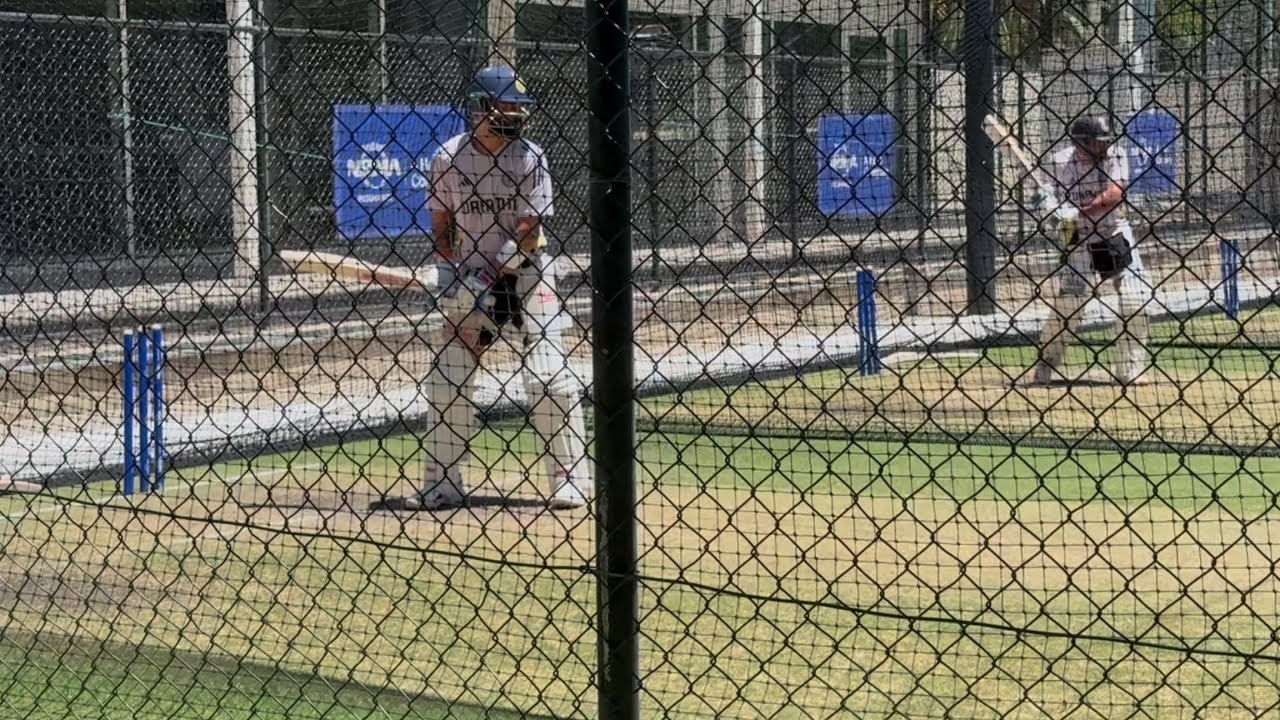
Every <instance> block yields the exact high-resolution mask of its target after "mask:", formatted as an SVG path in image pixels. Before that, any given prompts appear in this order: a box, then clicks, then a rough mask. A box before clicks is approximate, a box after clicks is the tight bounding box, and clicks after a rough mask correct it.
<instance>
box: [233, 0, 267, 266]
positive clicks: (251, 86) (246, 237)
mask: <svg viewBox="0 0 1280 720" xmlns="http://www.w3.org/2000/svg"><path fill="white" fill-rule="evenodd" d="M227 22H228V24H230V26H231V33H230V35H229V36H228V37H227V75H228V78H229V79H230V81H231V91H230V93H229V95H228V97H227V105H228V107H229V110H230V112H229V117H228V124H229V130H230V133H229V134H230V135H231V153H230V155H231V163H230V164H231V186H232V193H231V241H232V243H233V244H234V246H235V260H234V267H235V274H236V276H237V277H242V278H257V276H258V269H259V268H260V267H261V265H262V263H261V262H260V258H259V255H260V254H261V252H262V249H261V247H260V246H259V237H258V136H257V122H256V120H255V118H254V109H255V106H256V105H257V88H256V87H255V79H254V69H253V49H254V27H253V25H254V22H253V9H252V8H251V7H250V5H249V0H227Z"/></svg>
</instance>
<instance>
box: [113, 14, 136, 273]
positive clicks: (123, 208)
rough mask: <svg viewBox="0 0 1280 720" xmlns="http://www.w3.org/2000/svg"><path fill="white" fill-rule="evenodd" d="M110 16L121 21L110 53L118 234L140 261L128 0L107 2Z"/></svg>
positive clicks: (128, 251)
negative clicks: (115, 152) (115, 149)
mask: <svg viewBox="0 0 1280 720" xmlns="http://www.w3.org/2000/svg"><path fill="white" fill-rule="evenodd" d="M105 10H106V17H107V18H108V19H111V20H118V21H120V25H119V27H118V28H117V35H116V39H117V42H115V43H113V44H112V45H111V49H110V50H109V51H108V54H109V56H110V57H109V61H108V63H107V64H108V68H109V75H108V77H110V78H111V80H112V88H111V93H112V103H111V113H112V118H111V132H112V135H113V136H114V140H115V144H116V147H117V148H119V150H120V162H119V164H118V165H116V166H115V173H114V177H113V180H114V182H115V183H116V185H117V186H118V187H117V189H118V190H119V191H120V196H119V197H120V206H119V210H118V212H117V215H116V222H115V225H116V232H117V233H118V235H119V237H121V238H123V240H124V250H125V255H126V256H127V257H128V258H129V259H131V260H136V259H137V255H138V233H137V219H136V214H135V213H136V212H137V209H136V206H135V204H134V203H135V193H134V190H135V188H134V180H133V106H132V98H131V92H130V86H131V81H130V74H129V62H130V57H129V26H128V20H129V10H128V2H127V0H106V7H105Z"/></svg>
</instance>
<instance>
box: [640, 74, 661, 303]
mask: <svg viewBox="0 0 1280 720" xmlns="http://www.w3.org/2000/svg"><path fill="white" fill-rule="evenodd" d="M644 60H645V67H644V74H645V86H644V87H645V92H644V125H645V131H646V132H645V135H644V144H645V153H644V162H645V172H646V173H647V174H648V182H647V183H646V187H645V190H647V191H648V193H649V202H648V208H647V209H646V210H647V212H648V214H649V243H648V245H649V257H650V262H649V272H650V273H651V274H652V275H653V277H654V278H655V279H657V277H658V273H659V272H661V267H662V255H661V250H659V249H658V243H659V240H658V234H659V233H660V232H661V227H662V223H661V222H660V221H659V218H660V217H661V215H662V210H661V206H660V205H659V203H658V187H659V186H660V184H661V183H660V182H659V181H658V135H659V131H660V130H661V127H662V123H661V121H660V120H659V119H658V96H657V89H658V87H657V86H658V78H659V75H658V68H657V65H656V64H655V63H657V62H659V61H658V60H656V59H654V57H653V56H652V55H645V56H644Z"/></svg>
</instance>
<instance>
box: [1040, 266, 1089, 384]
mask: <svg viewBox="0 0 1280 720" xmlns="http://www.w3.org/2000/svg"><path fill="white" fill-rule="evenodd" d="M1091 279H1092V270H1091V269H1090V267H1089V256H1088V253H1087V252H1085V251H1084V248H1083V247H1079V246H1078V247H1076V248H1073V249H1072V250H1071V251H1070V252H1069V253H1068V254H1067V257H1066V261H1065V262H1062V263H1061V264H1060V265H1059V266H1058V269H1057V270H1056V271H1055V272H1054V274H1053V275H1052V276H1050V277H1049V278H1048V279H1047V280H1046V281H1045V285H1046V286H1048V291H1049V292H1048V300H1049V303H1048V304H1049V319H1048V320H1047V321H1046V322H1045V326H1044V329H1043V330H1042V331H1041V333H1040V359H1039V362H1038V363H1037V364H1036V369H1035V376H1034V380H1035V382H1037V383H1041V384H1045V383H1049V382H1052V381H1053V380H1054V379H1057V378H1060V377H1062V369H1063V365H1064V364H1065V363H1066V359H1067V350H1068V349H1069V348H1070V345H1071V343H1072V341H1074V340H1075V339H1076V337H1077V335H1078V333H1079V328H1080V321H1081V319H1082V318H1081V313H1080V311H1081V309H1083V307H1084V304H1085V301H1086V300H1088V299H1089V296H1090V294H1091V287H1090V285H1091Z"/></svg>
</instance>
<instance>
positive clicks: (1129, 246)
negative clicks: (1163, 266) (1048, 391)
mask: <svg viewBox="0 0 1280 720" xmlns="http://www.w3.org/2000/svg"><path fill="white" fill-rule="evenodd" d="M1068 132H1069V134H1070V136H1071V141H1072V146H1071V147H1069V148H1066V149H1064V150H1062V151H1059V152H1057V153H1055V154H1054V155H1053V157H1052V159H1051V161H1050V162H1049V164H1048V167H1047V168H1046V171H1047V174H1048V175H1049V177H1050V178H1052V180H1053V183H1054V184H1055V185H1056V186H1057V191H1058V196H1059V197H1060V198H1065V199H1066V200H1067V203H1066V204H1064V208H1065V210H1066V211H1065V212H1059V213H1058V217H1059V220H1060V230H1061V233H1062V238H1061V241H1062V254H1061V257H1060V265H1059V267H1058V268H1057V271H1056V272H1055V273H1054V277H1052V278H1050V280H1049V282H1050V283H1054V281H1055V280H1056V287H1051V288H1050V313H1049V321H1048V323H1047V324H1046V325H1045V328H1044V331H1043V333H1042V335H1041V343H1042V350H1041V355H1040V362H1039V363H1038V364H1037V366H1036V368H1035V371H1034V380H1035V382H1036V383H1041V384H1047V383H1050V382H1052V381H1054V380H1055V379H1056V378H1055V376H1056V375H1060V374H1061V369H1062V365H1063V363H1064V361H1065V360H1066V355H1067V347H1068V344H1069V342H1070V341H1071V340H1072V338H1073V337H1075V336H1076V334H1077V333H1078V330H1079V325H1080V319H1081V318H1080V310H1081V308H1082V307H1083V306H1084V304H1085V302H1086V301H1087V300H1088V299H1089V297H1091V296H1092V295H1093V294H1094V293H1096V292H1097V291H1098V290H1099V289H1101V288H1102V287H1104V286H1106V285H1107V284H1110V285H1111V286H1112V287H1113V288H1114V289H1115V291H1116V292H1117V293H1118V295H1119V302H1118V305H1119V307H1118V314H1119V321H1120V329H1119V338H1118V341H1117V343H1116V345H1115V348H1114V350H1113V354H1114V358H1115V362H1114V367H1113V371H1112V372H1113V375H1114V379H1115V380H1116V381H1117V382H1119V383H1121V384H1125V385H1131V384H1146V383H1148V382H1149V380H1150V378H1149V376H1148V375H1147V374H1146V371H1147V369H1148V367H1149V366H1150V360H1151V358H1150V354H1149V352H1148V349H1147V334H1148V323H1147V316H1146V314H1147V308H1148V307H1149V305H1150V303H1151V300H1152V297H1153V295H1152V288H1151V285H1150V284H1149V283H1148V282H1147V278H1146V271H1145V269H1144V267H1143V264H1142V257H1141V255H1139V253H1138V248H1137V247H1136V243H1135V239H1134V233H1133V227H1132V226H1131V225H1130V224H1129V220H1128V219H1127V218H1126V216H1125V196H1126V192H1127V190H1128V185H1129V161H1128V158H1127V157H1126V156H1125V153H1124V152H1122V151H1120V150H1118V149H1114V148H1113V147H1112V142H1113V140H1114V138H1113V137H1112V134H1111V131H1110V129H1109V127H1108V125H1107V122H1106V121H1105V120H1103V119H1099V118H1091V117H1087V118H1081V119H1078V120H1076V121H1074V122H1073V123H1072V124H1071V127H1070V128H1069V129H1068Z"/></svg>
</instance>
